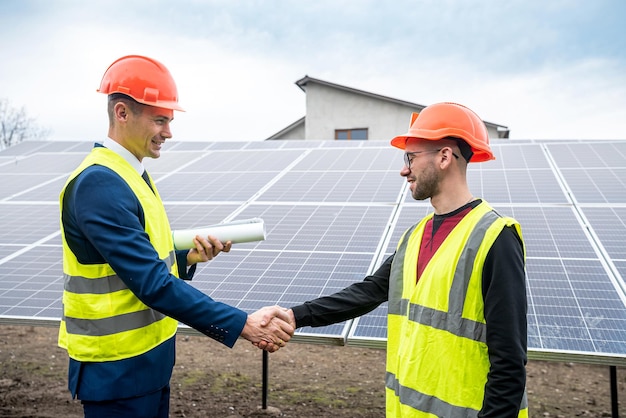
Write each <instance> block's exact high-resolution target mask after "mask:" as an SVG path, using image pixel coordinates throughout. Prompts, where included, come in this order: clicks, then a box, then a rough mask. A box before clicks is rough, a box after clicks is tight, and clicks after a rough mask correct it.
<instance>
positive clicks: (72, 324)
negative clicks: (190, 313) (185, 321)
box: [63, 251, 176, 337]
mask: <svg viewBox="0 0 626 418" xmlns="http://www.w3.org/2000/svg"><path fill="white" fill-rule="evenodd" d="M163 261H164V262H165V264H166V265H167V268H168V270H169V269H171V268H172V265H173V264H174V262H175V261H176V254H175V253H174V251H172V252H171V253H170V255H169V256H168V257H167V258H166V259H165V260H163ZM126 289H128V287H127V286H126V284H125V283H124V282H123V281H122V279H120V278H119V276H117V275H111V276H106V277H102V278H99V279H88V278H86V277H80V276H69V275H67V274H66V275H65V285H64V290H65V291H67V292H70V293H74V294H92V295H93V294H95V295H104V294H107V293H112V292H118V291H120V290H126ZM163 318H165V315H163V314H162V313H160V312H158V311H155V310H153V309H150V308H147V309H144V310H141V311H136V312H129V313H124V314H120V315H117V316H114V317H108V318H101V319H93V318H90V319H81V318H74V317H71V316H65V314H64V315H63V320H64V321H65V327H66V330H67V332H68V333H70V334H74V335H86V336H94V337H101V336H104V335H111V334H117V333H120V332H124V331H130V330H133V329H138V328H143V327H146V326H148V325H150V324H153V323H155V322H158V321H160V320H162V319H163Z"/></svg>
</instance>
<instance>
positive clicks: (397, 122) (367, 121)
mask: <svg viewBox="0 0 626 418" xmlns="http://www.w3.org/2000/svg"><path fill="white" fill-rule="evenodd" d="M419 110H421V109H420V108H416V107H409V106H404V105H401V104H398V103H392V102H388V101H385V100H381V99H377V98H373V97H369V96H364V95H361V94H354V93H351V92H348V91H344V90H340V89H337V88H333V87H329V86H325V85H322V84H318V83H312V82H309V83H307V85H306V123H305V138H306V139H335V129H356V128H367V129H368V139H370V140H387V141H388V140H390V139H391V138H393V137H394V136H396V135H398V134H401V133H404V132H406V131H407V130H408V127H409V122H410V120H411V113H412V112H416V111H419Z"/></svg>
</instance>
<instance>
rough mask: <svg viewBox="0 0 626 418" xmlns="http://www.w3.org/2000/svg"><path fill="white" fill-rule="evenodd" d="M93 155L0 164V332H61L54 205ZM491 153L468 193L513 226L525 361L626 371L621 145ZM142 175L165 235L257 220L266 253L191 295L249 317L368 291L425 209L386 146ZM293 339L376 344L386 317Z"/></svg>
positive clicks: (214, 267)
mask: <svg viewBox="0 0 626 418" xmlns="http://www.w3.org/2000/svg"><path fill="white" fill-rule="evenodd" d="M91 146H92V144H90V143H85V142H82V143H78V142H28V143H21V144H19V145H17V146H15V147H12V148H9V149H7V150H4V151H2V152H0V173H1V175H2V178H3V181H2V184H0V322H7V323H21V322H27V323H33V322H35V323H45V324H51V323H57V322H58V320H59V318H60V315H61V302H60V298H61V293H62V286H63V283H62V265H61V237H60V231H59V214H58V194H59V192H60V190H61V188H62V186H63V184H64V182H65V180H66V178H67V176H68V174H69V173H70V172H71V171H72V170H73V169H74V168H75V166H76V165H77V164H78V163H79V161H81V160H82V158H83V157H84V155H85V154H86V153H88V152H89V149H90V148H91ZM493 148H494V153H495V155H496V157H497V159H496V160H495V161H490V162H487V163H483V164H472V165H471V166H470V168H469V171H468V182H469V184H470V189H471V190H472V191H473V193H474V194H475V196H478V197H482V198H484V199H485V200H487V201H488V202H489V203H490V204H492V206H494V208H495V209H496V210H497V211H498V212H500V213H501V214H503V215H510V216H512V217H515V218H516V219H517V220H518V221H519V222H520V223H521V225H522V231H523V234H524V238H525V242H526V245H527V277H528V280H527V290H528V302H529V310H528V325H529V353H530V356H531V357H535V358H546V359H574V360H580V359H583V360H584V361H592V362H606V363H609V364H620V365H621V364H626V360H624V358H625V357H626V294H625V289H626V284H625V281H624V278H625V277H626V249H625V248H624V245H623V237H624V236H625V234H626V222H625V221H624V219H626V205H624V203H626V202H625V199H626V185H625V181H624V180H622V179H624V178H626V176H625V174H626V141H595V142H591V141H567V142H563V141H561V142H558V141H494V144H493ZM145 164H146V167H147V168H148V170H149V171H150V173H151V174H152V176H153V178H154V180H155V181H156V183H157V186H158V188H159V191H160V194H161V196H162V197H163V200H164V202H165V205H166V209H167V212H168V215H169V218H170V222H171V224H172V227H173V228H174V229H187V228H192V227H198V226H205V225H211V224H215V223H219V222H221V221H226V220H236V219H247V218H253V217H259V218H262V219H263V220H264V222H265V225H266V240H265V241H260V242H252V243H246V244H237V245H235V246H234V248H233V250H232V251H231V252H230V253H229V254H222V255H220V256H219V257H217V258H216V259H215V260H213V261H211V262H209V263H205V264H202V265H200V266H199V268H198V271H197V273H196V277H195V278H194V280H193V281H192V282H191V284H192V285H193V286H196V287H197V288H199V289H200V290H202V291H204V292H206V293H207V294H209V295H210V296H211V297H213V298H214V299H216V300H220V301H223V302H226V303H229V304H232V305H234V306H237V307H239V308H241V309H244V310H246V311H248V312H251V311H254V310H256V309H258V308H260V307H263V306H266V305H273V304H280V305H282V306H292V305H294V304H299V303H302V302H304V301H306V300H310V299H313V298H316V297H318V296H322V295H327V294H330V293H333V292H335V291H337V290H340V289H342V288H343V287H345V286H347V285H349V284H350V283H353V282H355V281H358V280H361V279H362V278H363V277H364V276H365V275H367V274H369V273H370V272H372V271H373V270H374V269H375V268H376V267H377V266H378V265H380V263H382V262H383V261H384V259H385V258H386V257H388V256H389V255H391V254H392V253H393V251H394V249H395V247H396V245H397V242H398V240H399V239H400V237H401V235H402V233H403V232H404V231H405V230H406V229H407V228H408V227H410V226H411V225H413V224H415V223H416V222H417V221H419V220H420V219H421V218H422V217H423V216H425V215H426V214H428V213H429V212H431V211H432V208H431V206H430V204H429V202H416V201H415V200H413V198H412V197H411V196H410V193H409V192H408V189H407V187H406V184H407V183H406V181H404V179H402V178H401V177H400V176H399V172H400V169H401V167H402V164H403V162H402V152H401V151H399V150H396V149H394V148H392V147H389V146H388V144H387V143H386V142H376V141H266V142H169V143H168V144H167V147H166V149H165V150H164V151H163V152H162V156H161V158H159V159H157V160H149V159H147V160H146V161H145ZM181 331H183V332H191V331H190V330H189V329H188V328H186V327H185V326H181ZM294 338H295V339H296V340H300V341H306V342H315V343H327V344H346V343H347V344H350V345H357V346H367V347H384V345H385V341H386V304H383V305H381V306H380V307H379V308H377V309H376V310H374V311H373V312H371V313H369V314H368V315H365V316H363V317H361V318H357V319H355V320H353V321H347V322H345V323H342V324H335V325H333V326H329V327H322V328H303V329H299V330H298V332H297V334H296V337H294Z"/></svg>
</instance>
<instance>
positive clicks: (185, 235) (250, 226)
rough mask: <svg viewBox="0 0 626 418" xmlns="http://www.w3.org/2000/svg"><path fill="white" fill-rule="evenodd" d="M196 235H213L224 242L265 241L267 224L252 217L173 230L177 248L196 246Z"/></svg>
mask: <svg viewBox="0 0 626 418" xmlns="http://www.w3.org/2000/svg"><path fill="white" fill-rule="evenodd" d="M196 235H200V236H202V237H206V236H207V235H213V236H214V237H216V238H217V239H219V240H220V241H222V242H226V241H231V242H232V243H233V244H239V243H242V242H253V241H263V240H264V239H265V224H264V223H263V219H260V218H250V219H242V220H240V221H232V222H226V223H221V224H215V225H209V226H204V227H199V228H192V229H180V230H176V231H172V237H173V238H174V248H175V249H177V250H188V249H190V248H194V247H195V245H194V243H193V239H194V238H195V237H196Z"/></svg>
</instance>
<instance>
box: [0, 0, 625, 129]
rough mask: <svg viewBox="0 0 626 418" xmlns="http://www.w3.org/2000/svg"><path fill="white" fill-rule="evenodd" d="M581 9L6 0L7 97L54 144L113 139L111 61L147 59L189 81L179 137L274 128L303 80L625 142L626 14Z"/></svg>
mask: <svg viewBox="0 0 626 418" xmlns="http://www.w3.org/2000/svg"><path fill="white" fill-rule="evenodd" d="M576 4H577V7H573V6H572V5H571V1H557V0H555V1H554V2H550V3H549V4H540V3H537V4H535V3H533V2H527V1H520V0H514V1H510V2H505V3H502V4H500V3H498V4H494V3H493V2H491V1H486V0H479V1H476V2H471V3H459V2H451V1H450V0H445V1H443V3H441V2H438V1H437V2H435V1H432V0H421V1H405V0H398V1H397V2H395V3H394V6H393V7H390V6H388V7H382V6H381V5H380V3H379V2H376V1H373V0H363V1H329V0H320V1H318V2H312V3H311V2H307V3H303V2H283V1H262V2H261V1H256V0H244V1H238V2H227V1H217V0H215V1H200V0H197V1H190V0H187V1H181V2H177V3H175V4H173V3H171V2H165V1H162V0H155V1H137V2H131V3H128V2H123V1H121V0H109V1H106V2H105V1H91V2H75V1H69V0H65V1H63V0H59V1H58V2H54V5H52V3H50V2H47V1H34V0H30V1H19V2H18V1H15V0H5V1H4V2H2V3H1V4H0V12H2V13H0V46H1V47H2V51H3V52H4V55H5V59H4V61H3V65H2V66H1V67H0V92H1V93H0V94H1V95H2V96H3V97H7V98H8V99H9V100H10V101H11V102H13V103H14V104H15V105H16V106H20V107H21V106H25V107H26V108H27V111H28V112H29V114H30V115H32V116H34V117H36V118H37V119H38V121H39V122H40V124H41V125H43V126H47V127H50V128H51V129H53V131H54V138H55V139H85V140H96V139H101V138H102V137H103V136H104V135H105V134H106V129H107V128H106V127H107V122H106V114H105V111H104V108H105V101H106V100H105V97H104V96H103V95H100V94H97V93H95V90H96V88H97V87H98V84H99V81H100V78H101V76H102V74H103V73H104V70H105V69H106V68H107V67H108V65H109V64H110V63H111V62H113V61H114V60H115V59H117V58H118V57H120V56H122V55H125V54H144V55H148V56H152V57H154V58H157V59H158V60H160V61H162V62H163V63H164V64H165V65H166V66H167V67H168V68H169V69H170V71H171V72H172V74H173V75H174V77H175V79H176V81H177V84H178V88H179V93H180V97H181V104H182V105H183V106H184V107H185V109H186V110H187V112H186V113H180V114H177V115H176V121H175V122H174V124H173V127H172V129H173V132H174V135H175V138H177V139H181V140H235V139H236V140H260V139H264V138H266V137H268V136H270V135H271V134H273V133H275V132H277V131H279V130H280V129H282V128H283V127H285V126H287V125H288V124H290V123H292V122H293V121H295V120H296V119H298V118H300V117H302V116H304V114H305V94H304V93H303V92H302V91H301V90H300V89H299V88H297V87H296V86H295V85H294V82H295V81H296V80H298V79H299V78H301V77H303V76H304V75H310V76H312V77H316V78H320V79H323V80H327V81H330V82H334V83H338V84H344V85H347V86H349V87H354V88H357V89H361V90H366V91H371V92H373V93H378V94H382V95H385V96H390V97H395V98H398V99H402V100H407V101H411V102H416V103H419V104H430V103H434V102H437V101H443V100H455V101H459V102H461V103H464V104H467V105H468V106H470V107H472V108H473V109H474V110H476V111H477V112H478V113H479V115H481V116H482V117H483V118H484V119H486V120H488V121H490V122H494V123H499V124H503V125H507V126H509V127H510V128H511V130H512V137H513V138H585V139H588V138H622V139H623V138H626V126H625V124H626V115H625V112H626V110H625V109H626V99H625V98H626V94H625V93H626V91H625V89H626V87H625V86H626V57H625V55H624V53H623V52H622V51H624V50H626V45H625V42H626V41H625V40H624V39H626V38H625V37H623V36H621V35H619V36H617V34H620V33H622V31H621V29H619V28H621V23H619V22H620V18H619V16H620V14H621V16H624V14H623V12H624V9H625V8H626V7H625V6H622V5H621V2H619V4H615V3H610V4H609V3H607V2H606V1H599V2H593V3H592V4H591V3H590V2H580V4H579V3H578V2H576ZM599 16H601V17H602V20H601V22H602V24H597V23H596V22H595V21H594V30H593V31H590V30H587V29H586V28H588V27H589V24H590V21H593V20H594V19H597V18H598V17H599Z"/></svg>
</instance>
